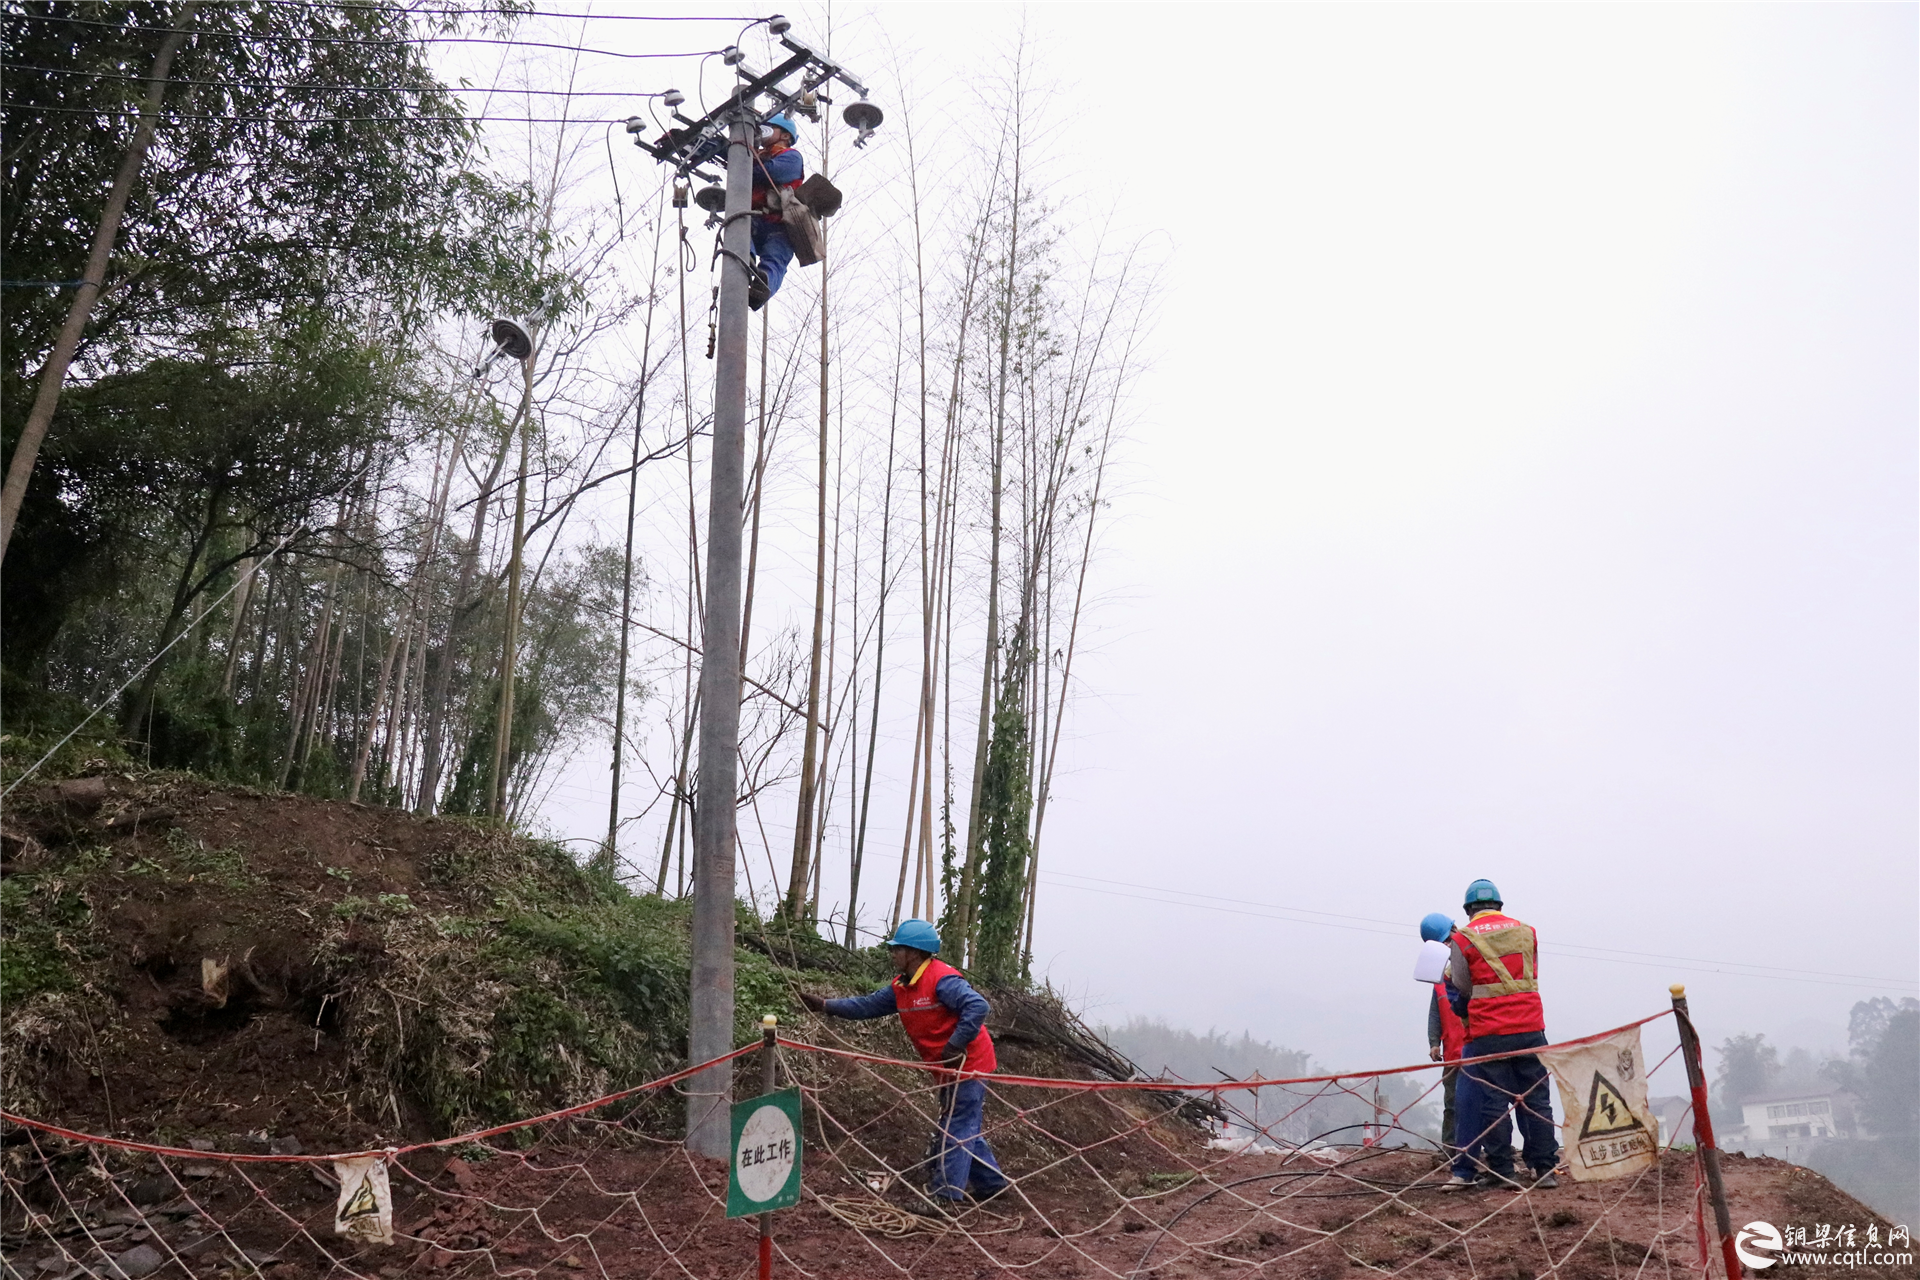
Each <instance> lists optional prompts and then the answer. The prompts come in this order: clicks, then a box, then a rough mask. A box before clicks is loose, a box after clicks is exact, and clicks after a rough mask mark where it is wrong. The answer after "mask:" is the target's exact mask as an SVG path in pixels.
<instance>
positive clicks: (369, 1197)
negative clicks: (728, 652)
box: [339, 1178, 380, 1222]
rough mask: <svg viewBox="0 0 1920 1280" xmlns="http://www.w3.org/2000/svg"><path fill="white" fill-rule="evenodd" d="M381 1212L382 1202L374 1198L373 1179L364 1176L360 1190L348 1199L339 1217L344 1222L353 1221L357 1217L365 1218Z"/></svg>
mask: <svg viewBox="0 0 1920 1280" xmlns="http://www.w3.org/2000/svg"><path fill="white" fill-rule="evenodd" d="M379 1212H380V1202H379V1201H378V1200H376V1199H374V1195H373V1179H372V1178H362V1179H361V1180H360V1187H359V1190H357V1191H355V1192H354V1193H353V1198H352V1199H350V1200H348V1201H347V1207H346V1208H344V1209H342V1210H341V1211H340V1214H339V1217H340V1221H342V1222H351V1221H353V1220H354V1219H355V1218H364V1217H366V1216H367V1215H368V1214H372V1213H379Z"/></svg>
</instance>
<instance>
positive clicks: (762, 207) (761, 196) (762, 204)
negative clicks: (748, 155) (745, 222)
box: [752, 147, 806, 222]
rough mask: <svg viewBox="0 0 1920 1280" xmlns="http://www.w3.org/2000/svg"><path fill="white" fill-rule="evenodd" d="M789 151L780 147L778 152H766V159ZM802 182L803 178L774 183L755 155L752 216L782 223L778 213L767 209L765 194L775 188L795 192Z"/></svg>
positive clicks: (782, 220) (789, 148) (787, 148)
mask: <svg viewBox="0 0 1920 1280" xmlns="http://www.w3.org/2000/svg"><path fill="white" fill-rule="evenodd" d="M791 150H793V148H792V147H782V148H780V150H778V151H770V152H768V153H767V157H766V158H767V159H769V160H771V159H773V158H774V157H775V156H777V155H784V154H786V153H787V152H789V151H791ZM804 181H806V179H805V178H795V179H794V180H793V181H792V182H780V183H776V182H774V180H773V177H772V175H771V174H769V173H768V172H767V171H766V168H765V167H764V166H763V165H762V164H761V163H760V157H759V156H758V154H756V155H755V156H754V165H753V206H752V207H753V212H754V214H755V215H756V216H758V217H760V218H762V219H764V220H766V221H768V222H784V221H785V219H784V218H782V217H781V216H780V215H779V214H778V213H775V212H773V211H771V210H769V209H768V208H767V192H768V191H769V190H770V189H772V188H773V187H775V186H778V187H779V188H780V189H781V190H783V191H796V190H798V189H799V187H800V184H801V183H802V182H804Z"/></svg>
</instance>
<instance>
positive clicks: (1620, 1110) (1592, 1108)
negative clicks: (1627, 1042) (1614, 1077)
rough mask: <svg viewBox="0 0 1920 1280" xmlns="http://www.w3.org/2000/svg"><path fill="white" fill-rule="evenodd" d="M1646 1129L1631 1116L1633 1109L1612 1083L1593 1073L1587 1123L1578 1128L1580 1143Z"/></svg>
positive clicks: (1588, 1096) (1588, 1100) (1638, 1120)
mask: <svg viewBox="0 0 1920 1280" xmlns="http://www.w3.org/2000/svg"><path fill="white" fill-rule="evenodd" d="M1646 1127H1647V1126H1646V1125H1644V1124H1642V1123H1640V1117H1639V1116H1636V1115H1635V1114H1633V1108H1631V1107H1629V1106H1628V1105H1627V1100H1626V1099H1625V1098H1623V1097H1622V1096H1621V1095H1620V1090H1619V1088H1618V1087H1617V1086H1615V1085H1614V1083H1613V1081H1611V1080H1609V1079H1607V1078H1606V1077H1605V1076H1603V1075H1601V1074H1600V1073H1599V1072H1598V1071H1596V1072H1594V1073H1593V1089H1592V1091H1591V1092H1590V1093H1589V1094H1588V1095H1587V1122H1586V1124H1584V1125H1582V1126H1581V1128H1580V1141H1582V1142H1584V1141H1586V1140H1587V1139H1588V1138H1601V1137H1605V1136H1606V1135H1608V1134H1611V1133H1631V1132H1632V1131H1633V1130H1635V1129H1645V1128H1646Z"/></svg>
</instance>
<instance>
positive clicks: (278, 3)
mask: <svg viewBox="0 0 1920 1280" xmlns="http://www.w3.org/2000/svg"><path fill="white" fill-rule="evenodd" d="M265 2H267V4H269V6H271V8H276V10H328V12H344V13H436V15H444V17H484V15H490V13H492V15H497V17H584V19H589V21H603V23H753V21H766V19H753V17H737V15H733V17H728V15H718V13H714V15H655V13H561V12H553V10H509V8H501V6H486V8H470V10H459V8H426V6H420V8H415V6H407V4H313V2H309V0H265Z"/></svg>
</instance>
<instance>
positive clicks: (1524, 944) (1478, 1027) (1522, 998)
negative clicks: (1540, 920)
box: [1453, 911, 1547, 1040]
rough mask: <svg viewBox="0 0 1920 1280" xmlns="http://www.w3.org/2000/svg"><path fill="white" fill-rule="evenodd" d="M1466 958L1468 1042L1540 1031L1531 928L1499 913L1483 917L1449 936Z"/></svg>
mask: <svg viewBox="0 0 1920 1280" xmlns="http://www.w3.org/2000/svg"><path fill="white" fill-rule="evenodd" d="M1453 941H1454V945H1455V946H1458V947H1459V948H1460V950H1461V951H1462V952H1464V953H1465V954H1466V957H1467V969H1468V971H1469V972H1470V973H1471V974H1472V975H1473V990H1472V992H1471V993H1470V996H1471V998H1470V999H1469V1000H1468V1001H1467V1039H1469V1040H1478V1039H1479V1038H1480V1037H1481V1036H1511V1035H1519V1034H1521V1033H1523V1032H1527V1031H1545V1030H1546V1029H1547V1016H1546V1012H1545V1010H1543V1009H1542V1008H1541V1006H1540V984H1539V982H1538V980H1537V977H1536V975H1537V974H1538V972H1539V970H1538V954H1537V953H1538V948H1539V941H1538V939H1537V938H1536V937H1535V935H1534V932H1533V926H1532V925H1529V924H1522V923H1520V922H1519V921H1518V920H1515V919H1514V918H1513V917H1512V916H1505V915H1501V914H1500V913H1499V912H1498V911H1482V912H1481V913H1480V914H1479V915H1477V916H1475V917H1474V918H1473V919H1471V920H1469V921H1467V923H1466V924H1464V925H1462V926H1460V928H1458V929H1456V930H1454V934H1453Z"/></svg>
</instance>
